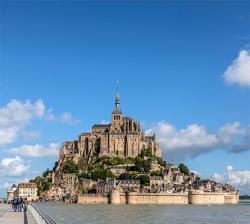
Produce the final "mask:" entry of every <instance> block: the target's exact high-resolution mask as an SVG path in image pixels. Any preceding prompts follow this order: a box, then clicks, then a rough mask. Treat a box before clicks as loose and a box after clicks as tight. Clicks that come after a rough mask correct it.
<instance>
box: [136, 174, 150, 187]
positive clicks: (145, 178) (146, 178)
mask: <svg viewBox="0 0 250 224" xmlns="http://www.w3.org/2000/svg"><path fill="white" fill-rule="evenodd" d="M137 179H138V180H140V184H141V185H145V186H149V184H150V178H149V176H148V175H140V176H138V177H137Z"/></svg>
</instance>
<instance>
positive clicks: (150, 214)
mask: <svg viewBox="0 0 250 224" xmlns="http://www.w3.org/2000/svg"><path fill="white" fill-rule="evenodd" d="M37 205H38V206H39V207H41V208H42V209H43V210H44V211H45V212H46V213H47V214H48V215H49V216H50V217H51V218H53V219H54V220H55V221H56V223H58V224H78V223H84V224H89V223H91V224H105V223H108V224H125V223H128V224H133V223H136V224H152V223H154V224H158V223H159V224H168V223H169V224H184V223H185V224H195V223H199V224H201V223H202V224H208V223H209V224H215V223H216V224H220V223H221V224H226V223H230V224H238V223H240V224H242V223H244V224H250V201H242V202H241V203H240V204H238V205H216V206H215V205H212V206H206V205H204V206H199V205H183V206H181V205H178V206H177V205H176V206H174V205H78V204H63V203H38V204H37Z"/></svg>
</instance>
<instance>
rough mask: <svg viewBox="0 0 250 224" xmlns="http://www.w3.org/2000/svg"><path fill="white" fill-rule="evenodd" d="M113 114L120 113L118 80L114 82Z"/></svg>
mask: <svg viewBox="0 0 250 224" xmlns="http://www.w3.org/2000/svg"><path fill="white" fill-rule="evenodd" d="M113 113H121V108H120V98H119V88H118V80H117V81H116V95H115V107H114V110H113Z"/></svg>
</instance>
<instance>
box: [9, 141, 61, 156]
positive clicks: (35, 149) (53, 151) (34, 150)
mask: <svg viewBox="0 0 250 224" xmlns="http://www.w3.org/2000/svg"><path fill="white" fill-rule="evenodd" d="M5 152H7V153H10V154H15V155H20V156H27V157H53V156H58V154H59V150H58V144H56V143H51V144H49V147H45V146H43V145H40V144H35V145H23V146H20V147H16V148H10V149H7V150H5Z"/></svg>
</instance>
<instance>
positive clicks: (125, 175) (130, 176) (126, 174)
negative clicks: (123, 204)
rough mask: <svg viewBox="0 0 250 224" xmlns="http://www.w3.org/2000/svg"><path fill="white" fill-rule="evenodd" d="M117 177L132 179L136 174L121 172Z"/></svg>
mask: <svg viewBox="0 0 250 224" xmlns="http://www.w3.org/2000/svg"><path fill="white" fill-rule="evenodd" d="M117 179H119V180H134V179H136V176H135V175H131V174H128V173H122V174H121V175H120V176H119V177H118V178H117Z"/></svg>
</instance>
